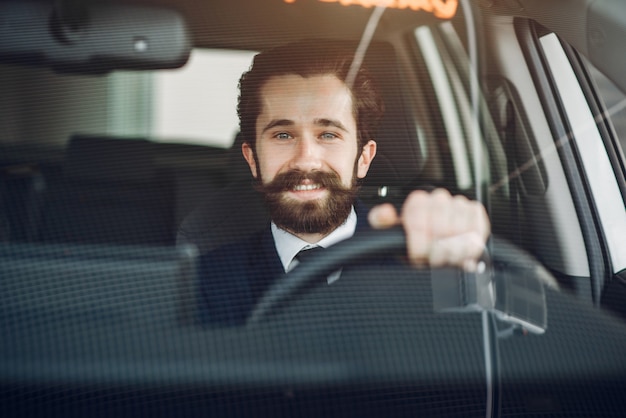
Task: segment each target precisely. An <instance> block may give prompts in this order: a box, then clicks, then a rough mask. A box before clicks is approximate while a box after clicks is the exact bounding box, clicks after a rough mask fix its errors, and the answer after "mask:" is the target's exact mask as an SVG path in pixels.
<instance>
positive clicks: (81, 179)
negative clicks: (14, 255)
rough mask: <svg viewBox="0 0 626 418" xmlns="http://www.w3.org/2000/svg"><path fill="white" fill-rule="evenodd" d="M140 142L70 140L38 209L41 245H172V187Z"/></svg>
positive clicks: (151, 146) (148, 148) (150, 149)
mask: <svg viewBox="0 0 626 418" xmlns="http://www.w3.org/2000/svg"><path fill="white" fill-rule="evenodd" d="M153 155H154V144H153V143H151V142H150V141H147V140H144V139H126V138H124V139H121V138H112V137H103V136H83V135H77V136H74V137H73V138H72V139H71V140H70V143H69V145H68V148H67V151H66V158H65V165H64V169H63V175H62V176H61V178H60V181H58V182H57V183H56V184H50V185H49V189H48V192H47V194H46V197H45V199H44V203H43V206H42V210H41V218H40V223H39V231H38V237H39V240H40V241H43V242H63V243H98V244H119V245H131V244H142V245H173V244H174V238H175V225H174V224H175V221H174V213H175V190H174V189H175V186H174V185H175V182H174V179H173V176H172V175H170V174H168V173H166V172H161V171H159V170H158V169H157V167H156V166H155V164H154V160H153Z"/></svg>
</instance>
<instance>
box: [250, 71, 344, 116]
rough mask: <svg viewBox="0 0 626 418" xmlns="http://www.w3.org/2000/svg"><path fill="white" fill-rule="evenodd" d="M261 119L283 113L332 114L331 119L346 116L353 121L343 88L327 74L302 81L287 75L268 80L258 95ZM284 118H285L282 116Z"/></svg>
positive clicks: (342, 85)
mask: <svg viewBox="0 0 626 418" xmlns="http://www.w3.org/2000/svg"><path fill="white" fill-rule="evenodd" d="M260 99H261V100H260V101H261V115H260V116H270V117H274V116H280V115H273V114H274V113H286V114H292V115H294V116H300V117H302V116H305V114H311V116H313V114H315V116H316V117H319V116H322V115H321V114H320V113H329V114H334V116H335V117H338V116H340V115H341V114H345V116H346V117H347V116H348V114H349V116H351V117H352V118H354V112H353V99H352V93H351V92H350V89H348V87H347V86H346V84H345V83H344V82H343V81H341V80H340V79H338V78H337V77H336V76H334V75H331V74H326V75H316V76H311V77H302V76H300V75H297V74H287V75H280V76H274V77H271V78H270V79H269V80H268V81H266V82H265V84H264V85H263V86H262V88H261V91H260ZM283 116H287V115H283Z"/></svg>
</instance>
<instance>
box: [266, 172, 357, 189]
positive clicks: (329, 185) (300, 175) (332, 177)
mask: <svg viewBox="0 0 626 418" xmlns="http://www.w3.org/2000/svg"><path fill="white" fill-rule="evenodd" d="M305 180H308V181H310V182H311V183H313V184H319V185H320V186H322V187H324V188H325V189H328V190H329V191H330V192H334V193H345V192H349V191H351V190H353V188H352V187H345V186H344V185H343V184H342V183H341V178H340V177H339V174H337V173H335V172H333V171H308V172H305V171H301V170H289V171H286V172H284V173H280V174H277V175H276V177H274V179H273V180H272V181H271V182H269V183H266V184H263V182H262V181H259V182H258V183H257V185H256V189H257V190H258V191H260V192H262V193H266V194H268V193H282V192H284V191H288V190H293V189H294V188H295V187H296V186H297V185H299V184H301V183H302V182H303V181H305Z"/></svg>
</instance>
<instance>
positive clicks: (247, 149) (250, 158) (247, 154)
mask: <svg viewBox="0 0 626 418" xmlns="http://www.w3.org/2000/svg"><path fill="white" fill-rule="evenodd" d="M241 153H242V154H243V158H245V159H246V161H247V163H248V166H249V167H250V172H251V173H252V175H253V176H254V178H257V167H256V160H255V159H254V150H253V149H252V147H251V146H250V144H248V143H247V142H244V143H243V144H241Z"/></svg>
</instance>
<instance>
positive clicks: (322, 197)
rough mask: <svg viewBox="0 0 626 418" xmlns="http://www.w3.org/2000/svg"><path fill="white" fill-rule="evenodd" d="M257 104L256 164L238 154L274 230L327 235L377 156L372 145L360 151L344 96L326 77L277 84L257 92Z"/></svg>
mask: <svg viewBox="0 0 626 418" xmlns="http://www.w3.org/2000/svg"><path fill="white" fill-rule="evenodd" d="M261 104H262V107H261V112H260V114H259V117H258V118H257V121H256V153H257V155H256V158H255V155H254V151H253V150H252V148H251V147H250V146H249V145H248V144H244V146H243V153H244V157H245V158H246V160H247V161H248V164H249V165H250V170H251V171H252V174H253V175H254V177H256V178H257V179H259V180H260V182H261V184H262V186H263V189H264V191H265V193H266V198H269V199H267V200H268V203H269V204H270V212H271V213H272V218H273V220H274V222H276V223H277V224H279V226H282V227H284V228H286V229H288V230H290V231H292V232H294V233H318V234H324V235H325V234H327V233H329V232H330V231H332V230H333V229H334V228H336V227H337V226H339V224H341V223H342V222H343V221H344V220H345V218H346V217H347V215H348V213H349V210H350V207H351V205H352V203H353V199H354V192H355V183H356V178H363V177H365V175H366V174H367V171H368V169H369V166H370V163H371V161H372V159H373V158H374V155H375V154H376V143H375V142H374V141H369V142H368V143H367V144H366V145H365V146H364V147H363V148H362V149H359V147H358V141H357V127H356V121H355V119H354V115H353V106H352V96H351V94H350V91H349V90H348V88H347V87H346V85H345V84H344V83H343V82H342V81H341V80H339V79H338V78H336V77H335V76H332V75H324V76H314V77H309V78H303V77H301V76H298V75H295V74H294V75H284V76H277V77H273V78H271V79H270V80H269V81H267V82H266V83H265V85H264V86H263V87H262V89H261ZM355 177H356V178H355ZM272 201H273V203H272ZM273 205H274V206H276V207H274V208H273V207H272V206H273ZM346 207H347V212H348V213H345V212H346ZM277 214H278V215H279V216H278V218H282V217H285V216H286V217H287V218H294V219H287V220H286V221H285V222H283V220H282V219H277V216H276V215H277ZM333 218H341V219H333ZM315 219H317V220H315ZM281 223H284V224H283V225H281Z"/></svg>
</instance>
